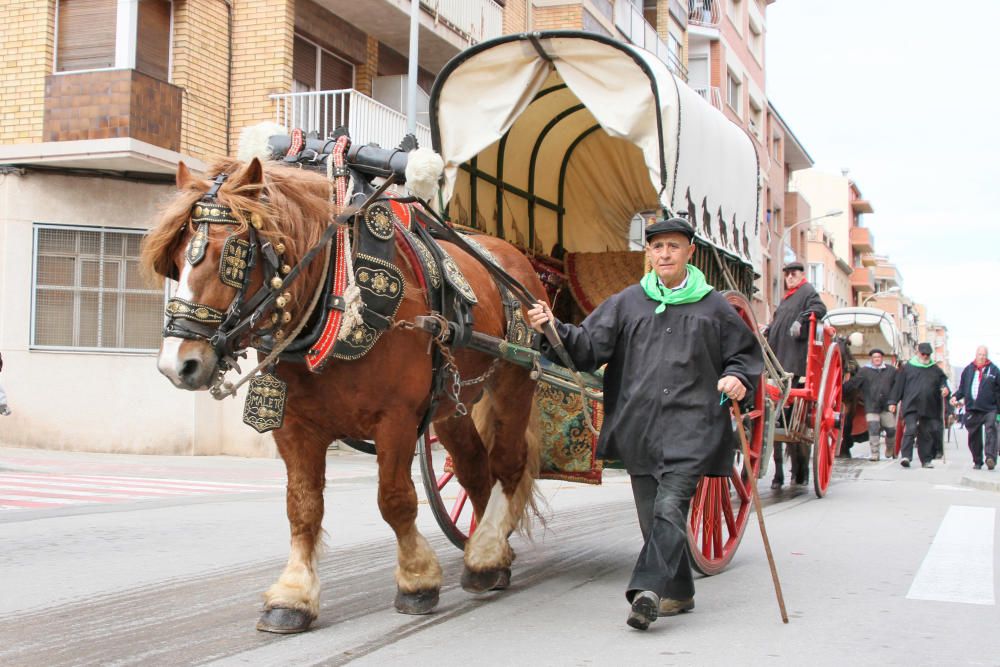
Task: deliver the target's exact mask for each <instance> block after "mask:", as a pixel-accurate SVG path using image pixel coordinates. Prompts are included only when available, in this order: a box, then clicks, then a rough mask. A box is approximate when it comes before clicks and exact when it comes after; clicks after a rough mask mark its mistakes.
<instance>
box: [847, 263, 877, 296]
mask: <svg viewBox="0 0 1000 667" xmlns="http://www.w3.org/2000/svg"><path fill="white" fill-rule="evenodd" d="M851 289H852V290H853V291H854V292H856V293H861V292H874V291H875V276H874V274H873V272H872V270H871V269H869V268H868V267H865V266H855V267H854V271H853V272H852V273H851Z"/></svg>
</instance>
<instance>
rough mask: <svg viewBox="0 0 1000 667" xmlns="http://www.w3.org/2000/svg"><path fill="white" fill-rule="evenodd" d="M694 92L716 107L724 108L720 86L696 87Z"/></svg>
mask: <svg viewBox="0 0 1000 667" xmlns="http://www.w3.org/2000/svg"><path fill="white" fill-rule="evenodd" d="M694 92H696V93H698V94H699V95H701V96H702V97H704V98H705V99H706V100H708V101H709V103H710V104H711V105H712V106H713V107H715V108H716V109H719V110H720V111H721V110H722V90H721V89H720V88H719V87H718V86H708V87H706V88H695V89H694Z"/></svg>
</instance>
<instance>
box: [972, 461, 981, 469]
mask: <svg viewBox="0 0 1000 667" xmlns="http://www.w3.org/2000/svg"><path fill="white" fill-rule="evenodd" d="M972 469H973V470H982V469H983V464H982V463H976V464H973V466H972Z"/></svg>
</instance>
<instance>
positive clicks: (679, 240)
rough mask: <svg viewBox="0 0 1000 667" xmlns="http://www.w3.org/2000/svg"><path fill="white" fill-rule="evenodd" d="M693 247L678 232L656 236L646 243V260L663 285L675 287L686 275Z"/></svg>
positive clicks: (685, 237)
mask: <svg viewBox="0 0 1000 667" xmlns="http://www.w3.org/2000/svg"><path fill="white" fill-rule="evenodd" d="M694 250H695V245H694V244H693V243H691V242H690V241H689V240H688V237H687V236H685V235H684V234H681V233H680V232H664V233H663V234H657V235H656V236H654V237H653V238H651V239H649V241H648V242H647V243H646V259H648V260H649V264H650V266H652V267H653V270H654V271H656V275H657V276H659V277H660V280H662V281H663V284H664V285H666V286H667V287H677V286H678V285H679V284H680V283H681V282H683V281H684V276H686V275H687V265H688V262H689V261H691V256H692V255H694Z"/></svg>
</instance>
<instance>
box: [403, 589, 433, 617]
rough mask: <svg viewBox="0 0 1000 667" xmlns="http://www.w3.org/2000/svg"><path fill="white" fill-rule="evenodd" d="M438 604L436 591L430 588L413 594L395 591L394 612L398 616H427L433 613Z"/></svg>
mask: <svg viewBox="0 0 1000 667" xmlns="http://www.w3.org/2000/svg"><path fill="white" fill-rule="evenodd" d="M437 603H438V589H436V588H432V589H430V590H427V591H416V592H415V593H404V592H403V591H401V590H398V589H397V590H396V601H395V603H394V604H395V605H396V611H398V612H399V613H400V614H414V615H420V614H429V613H431V612H432V611H434V607H436V606H437Z"/></svg>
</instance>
